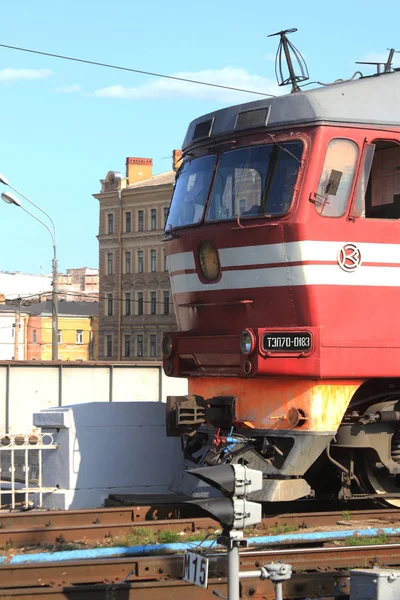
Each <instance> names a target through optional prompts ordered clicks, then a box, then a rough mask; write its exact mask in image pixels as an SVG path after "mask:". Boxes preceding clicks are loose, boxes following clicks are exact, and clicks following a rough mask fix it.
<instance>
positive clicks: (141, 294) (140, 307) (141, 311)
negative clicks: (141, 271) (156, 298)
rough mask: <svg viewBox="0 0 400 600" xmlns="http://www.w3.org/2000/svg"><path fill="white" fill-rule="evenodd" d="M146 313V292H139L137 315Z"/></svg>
mask: <svg viewBox="0 0 400 600" xmlns="http://www.w3.org/2000/svg"><path fill="white" fill-rule="evenodd" d="M143 314H144V292H137V315H138V316H142V315H143Z"/></svg>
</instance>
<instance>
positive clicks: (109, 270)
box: [107, 250, 114, 275]
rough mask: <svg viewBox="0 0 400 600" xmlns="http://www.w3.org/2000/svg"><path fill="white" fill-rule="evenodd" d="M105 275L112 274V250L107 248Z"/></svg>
mask: <svg viewBox="0 0 400 600" xmlns="http://www.w3.org/2000/svg"><path fill="white" fill-rule="evenodd" d="M107 275H114V252H110V251H109V250H107Z"/></svg>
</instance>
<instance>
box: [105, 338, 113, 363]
mask: <svg viewBox="0 0 400 600" xmlns="http://www.w3.org/2000/svg"><path fill="white" fill-rule="evenodd" d="M104 342H105V343H104V346H105V348H104V354H105V356H106V358H112V355H113V336H112V333H107V334H106V335H105V340H104Z"/></svg>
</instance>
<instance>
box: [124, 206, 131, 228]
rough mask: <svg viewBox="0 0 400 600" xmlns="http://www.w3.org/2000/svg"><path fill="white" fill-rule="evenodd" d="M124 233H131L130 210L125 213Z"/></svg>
mask: <svg viewBox="0 0 400 600" xmlns="http://www.w3.org/2000/svg"><path fill="white" fill-rule="evenodd" d="M128 215H129V217H128ZM125 233H132V211H130V210H127V211H126V212H125Z"/></svg>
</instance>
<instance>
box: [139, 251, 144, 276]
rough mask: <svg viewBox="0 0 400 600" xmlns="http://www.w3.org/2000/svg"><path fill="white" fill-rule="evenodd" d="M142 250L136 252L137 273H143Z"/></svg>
mask: <svg viewBox="0 0 400 600" xmlns="http://www.w3.org/2000/svg"><path fill="white" fill-rule="evenodd" d="M143 271H144V265H143V250H138V273H143Z"/></svg>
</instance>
